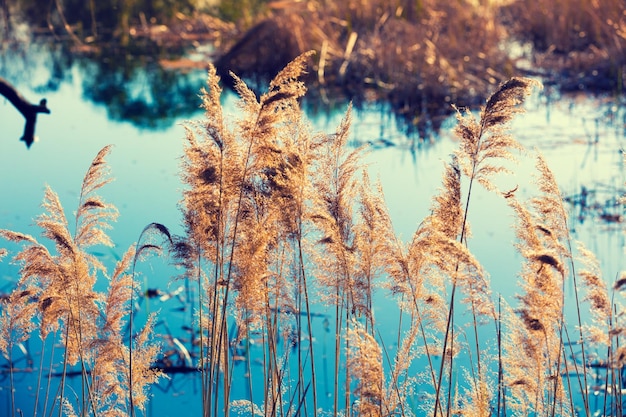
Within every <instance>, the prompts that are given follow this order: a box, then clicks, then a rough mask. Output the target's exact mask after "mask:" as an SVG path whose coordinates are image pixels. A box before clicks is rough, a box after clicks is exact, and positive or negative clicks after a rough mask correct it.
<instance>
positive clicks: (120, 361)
mask: <svg viewBox="0 0 626 417" xmlns="http://www.w3.org/2000/svg"><path fill="white" fill-rule="evenodd" d="M109 151H110V147H109V146H107V147H105V148H103V149H102V150H101V151H100V152H99V153H98V154H97V155H96V157H95V158H94V160H93V161H92V163H91V165H90V167H89V169H88V170H87V173H86V175H85V177H84V179H83V183H82V187H81V192H80V195H79V206H78V210H77V211H76V214H75V216H74V233H73V234H72V233H71V232H70V227H69V224H68V221H67V220H66V217H65V213H64V210H63V207H62V205H61V202H60V200H59V198H58V196H57V195H56V193H54V192H53V191H52V190H51V189H50V188H49V187H47V188H46V190H45V194H44V202H43V208H44V209H45V212H44V214H42V215H40V216H39V217H38V218H37V219H36V224H37V225H38V226H39V227H40V228H41V229H42V235H43V236H44V237H46V238H48V239H49V240H51V241H52V242H53V243H54V247H55V249H56V254H52V253H50V252H49V251H48V249H47V248H46V247H45V246H44V245H42V244H40V243H39V242H38V241H37V240H36V239H35V238H33V237H32V236H28V235H25V234H21V233H17V232H12V231H9V230H0V235H1V236H2V237H4V238H5V239H8V240H10V241H13V242H16V243H21V244H23V249H22V250H21V252H19V253H18V254H17V255H16V256H15V260H16V261H17V262H19V263H20V264H21V269H20V280H19V281H18V283H17V286H16V289H15V290H14V291H13V293H12V295H11V296H10V297H9V304H10V305H7V306H6V308H3V318H2V331H3V332H5V331H7V332H12V333H13V336H12V337H13V338H15V337H17V339H11V338H8V339H5V340H8V341H10V340H20V339H21V338H23V337H25V336H26V335H27V332H30V331H32V329H33V326H34V325H35V324H36V323H38V324H39V335H40V337H41V338H42V339H43V340H44V341H45V339H46V338H47V337H48V336H49V335H51V334H52V335H55V336H56V333H57V331H59V330H60V331H61V337H60V340H59V341H61V342H62V344H63V347H64V353H63V354H64V360H63V371H62V377H61V384H60V394H59V396H58V398H55V399H54V403H56V402H57V401H58V408H59V410H64V412H65V413H68V414H69V415H72V414H73V413H74V411H73V410H75V409H78V410H80V411H79V412H80V413H81V414H89V413H93V414H103V415H127V413H129V406H128V402H127V401H128V390H124V387H125V386H128V384H127V381H128V378H127V376H126V368H127V365H128V355H127V353H128V350H127V348H126V347H125V346H124V344H123V341H122V333H123V331H122V321H123V318H124V316H125V314H126V306H127V303H128V300H129V296H130V293H131V287H130V284H131V281H130V278H129V275H128V274H127V273H125V271H126V270H127V269H128V267H129V263H130V260H131V259H132V257H133V255H134V252H133V251H129V252H127V254H126V255H125V256H124V258H123V259H122V261H120V263H118V265H117V267H116V269H115V271H114V273H113V277H112V278H111V281H110V287H109V292H108V293H106V294H104V293H101V292H98V291H96V290H95V289H94V286H95V283H96V281H97V278H98V274H105V275H106V269H105V268H104V266H103V265H102V264H101V263H100V261H99V260H98V259H97V258H96V257H95V256H93V255H91V254H89V253H87V251H86V249H87V248H89V247H91V246H94V245H98V244H103V245H112V242H111V240H110V239H109V237H108V236H107V234H106V233H105V230H106V229H107V228H108V227H110V222H111V221H112V220H114V219H115V218H116V216H117V211H116V209H115V207H114V206H112V205H110V204H108V203H106V202H104V200H103V199H102V198H101V197H100V196H99V195H97V191H98V190H99V189H100V188H102V187H103V186H104V185H106V184H107V183H108V182H110V178H109V176H108V166H107V164H106V161H105V157H106V156H107V155H108V153H109ZM26 295H27V296H26ZM24 320H28V321H27V322H26V321H24ZM27 323H28V327H24V326H26V325H27ZM16 331H17V332H16ZM144 350H145V351H146V352H147V353H144V355H143V356H140V359H139V360H138V361H137V364H136V366H137V367H138V368H140V369H142V371H141V372H139V371H138V372H139V373H140V374H141V373H145V372H146V371H145V370H146V369H150V367H151V364H152V363H153V361H154V359H155V355H156V353H157V348H156V347H154V346H150V347H145V348H144ZM75 364H79V365H80V370H81V390H80V392H79V396H78V401H77V402H76V403H75V404H74V403H72V402H71V401H70V400H69V398H67V397H66V395H65V386H66V374H67V371H68V367H69V366H72V365H75ZM154 380H155V379H154V378H153V379H150V378H144V379H143V380H140V381H138V382H137V383H135V385H136V386H134V387H133V388H132V389H134V390H137V391H140V390H141V389H143V388H142V387H145V384H151V383H152V382H154ZM129 389H130V388H129ZM37 399H39V398H38V397H37ZM35 407H36V405H35ZM131 413H132V412H131Z"/></svg>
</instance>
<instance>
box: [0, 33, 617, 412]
mask: <svg viewBox="0 0 626 417" xmlns="http://www.w3.org/2000/svg"><path fill="white" fill-rule="evenodd" d="M52 55H54V52H52V53H51V52H49V51H47V50H45V49H39V47H36V46H33V47H32V49H30V50H27V51H26V52H23V51H21V52H11V51H5V53H4V54H3V56H2V57H1V58H0V76H2V77H4V78H7V79H9V80H10V81H11V82H12V83H13V84H14V85H15V86H16V87H17V88H18V89H19V91H20V92H21V93H22V94H23V95H24V96H25V97H26V98H28V99H29V100H30V101H32V102H37V101H38V100H39V99H40V98H42V97H46V99H47V102H48V107H49V108H50V109H51V111H52V113H51V114H50V115H45V114H40V115H39V116H38V120H37V127H36V135H37V136H38V137H39V140H38V141H37V142H35V143H34V144H33V145H32V147H31V149H26V147H25V144H24V143H23V142H21V141H19V138H20V137H21V135H22V130H23V127H24V121H23V118H22V116H21V115H20V114H19V113H18V112H17V111H16V110H15V108H14V107H13V106H12V105H11V104H10V103H8V102H7V100H5V99H4V98H3V99H0V127H1V128H0V196H1V197H0V201H1V203H0V228H5V229H10V230H15V231H19V232H24V233H28V234H32V235H34V236H39V230H38V229H37V228H36V227H35V226H34V225H33V219H34V218H35V217H36V216H38V215H39V214H40V213H41V207H40V205H41V202H42V198H43V192H44V187H45V185H46V184H47V185H49V186H50V187H51V188H52V189H53V190H54V191H56V192H57V193H58V194H59V197H60V200H61V202H62V203H63V206H64V207H65V210H66V214H67V215H71V214H72V213H73V212H74V211H75V207H76V204H77V200H78V193H79V191H80V186H81V181H82V178H83V176H84V174H85V172H86V170H87V168H88V167H89V164H90V162H91V160H92V159H93V157H94V156H95V155H96V154H97V152H98V151H99V150H100V149H101V148H102V147H104V146H106V145H109V144H113V145H114V147H113V150H112V153H111V155H110V157H109V158H108V161H109V165H110V168H111V172H112V176H113V177H114V178H115V181H114V182H113V183H111V184H109V185H107V186H106V188H104V189H103V190H102V192H101V194H102V196H103V197H104V198H105V200H106V201H108V202H110V203H113V204H114V205H115V206H117V208H118V209H119V214H120V215H119V219H118V221H117V222H116V223H115V224H114V227H113V229H112V230H111V231H110V236H111V237H112V240H113V241H114V242H115V247H113V248H112V249H110V250H109V249H107V248H98V249H97V250H95V251H94V254H95V255H96V256H98V257H99V258H100V259H101V260H102V261H103V262H104V263H105V264H107V265H109V266H111V265H113V263H114V262H115V261H116V259H119V257H120V256H121V255H122V254H123V253H124V252H125V250H126V249H127V248H128V247H129V246H130V245H133V244H134V242H136V241H137V239H138V238H139V235H140V233H141V231H142V229H143V228H144V226H146V225H147V224H149V223H150V222H159V223H162V224H164V225H167V226H168V227H169V228H170V230H171V231H172V232H173V233H177V234H182V232H183V228H182V226H181V219H182V217H181V212H180V209H179V201H180V199H181V190H182V188H183V186H182V184H181V181H180V177H179V167H180V158H181V156H182V149H183V138H184V130H183V128H182V126H181V123H184V122H185V121H186V120H190V119H198V118H201V117H202V112H201V111H200V110H199V109H198V106H199V99H198V97H197V94H198V92H199V90H200V88H201V87H203V83H204V79H205V76H206V75H205V73H204V72H203V71H197V70H196V71H189V72H180V71H176V70H163V69H161V68H159V67H158V65H157V63H156V62H150V61H141V62H134V63H133V62H132V60H133V59H134V58H133V57H126V58H125V59H128V60H129V61H131V64H130V65H129V66H127V67H126V68H125V69H112V68H110V69H109V71H107V65H102V63H100V64H97V63H94V62H90V61H89V59H87V58H64V59H59V57H56V58H53V57H52ZM118 58H119V57H116V59H118ZM111 67H113V65H111ZM120 86H122V88H120ZM494 88H495V87H494ZM235 102H236V97H235V96H234V95H233V94H232V93H226V94H225V97H224V108H225V112H226V113H227V114H230V115H231V116H233V117H235V116H236V112H237V109H236V107H235ZM624 104H625V103H624V97H623V96H622V97H607V96H601V97H596V96H593V95H591V94H583V93H581V94H578V95H568V96H561V95H560V94H559V93H558V92H556V91H555V90H554V89H552V88H546V89H544V90H543V91H538V90H537V91H535V92H534V93H533V95H532V96H531V97H530V98H529V99H528V101H527V103H526V104H525V107H526V113H525V114H522V115H518V116H517V117H516V119H515V120H514V122H513V131H512V133H513V136H514V137H515V138H516V139H518V140H519V141H520V142H521V143H522V144H523V145H524V146H525V147H526V148H527V149H528V150H529V151H530V152H532V150H533V149H534V148H536V149H537V150H539V151H540V152H541V153H542V154H543V155H544V156H545V158H546V159H547V161H548V163H549V165H550V167H551V168H552V170H553V172H554V174H555V176H556V178H557V180H558V182H559V184H560V187H561V190H562V194H563V195H564V196H565V197H567V198H568V199H569V200H571V201H580V198H579V197H580V196H581V194H585V195H586V196H587V198H588V200H587V201H586V209H585V210H581V205H580V204H571V205H567V206H566V207H568V209H569V212H570V224H571V231H572V235H573V237H574V238H576V239H580V240H581V241H583V242H584V243H585V244H586V245H587V247H588V248H589V249H591V250H592V251H593V252H595V253H596V255H597V256H598V258H599V260H600V263H601V266H602V270H603V276H604V279H605V281H606V283H607V285H608V286H609V287H610V286H611V285H612V283H613V282H614V281H615V280H616V278H617V277H618V276H619V274H620V273H621V271H624V270H625V269H626V262H625V261H624V259H625V257H624V250H625V249H626V242H625V239H626V234H625V233H624V222H623V221H624V218H623V216H624V207H623V205H619V204H617V203H616V201H615V199H616V198H617V197H619V196H620V195H624V192H625V186H624V184H625V183H626V172H625V169H624V155H623V150H624V149H626V148H625V146H624V145H625V140H626V110H625V106H624ZM344 110H345V109H340V110H339V111H337V110H333V111H328V112H325V111H317V112H315V113H314V114H309V115H308V117H309V119H310V122H311V124H312V126H313V128H314V129H315V130H316V131H321V132H325V133H329V134H330V133H333V132H334V131H335V129H336V127H337V126H338V124H339V123H340V120H341V118H342V117H343V111H344ZM455 123H456V120H455V119H454V117H451V118H450V119H449V120H447V121H446V122H445V123H444V124H443V128H442V129H441V131H439V132H433V133H432V135H431V136H429V137H426V138H415V137H414V136H411V137H406V134H405V133H404V132H403V130H402V128H400V127H398V125H397V124H396V123H395V121H394V118H393V117H392V116H390V115H389V114H388V113H387V112H386V111H385V108H384V106H382V107H381V106H377V105H371V106H366V108H364V109H360V110H358V111H356V112H355V113H354V118H353V122H352V130H351V141H352V145H353V146H356V145H359V144H363V143H368V142H369V143H371V144H372V145H371V146H370V148H371V151H370V152H369V153H368V154H367V157H366V161H365V162H366V163H367V164H368V170H369V172H370V176H371V178H373V179H376V178H379V179H380V181H381V183H382V187H383V190H384V193H385V199H386V201H387V204H388V207H389V211H390V214H391V217H392V219H393V222H394V228H395V230H396V232H397V234H398V235H399V236H400V237H401V239H402V240H404V241H406V242H408V241H409V240H410V239H411V237H412V235H413V233H414V231H415V229H416V227H417V226H418V225H419V223H420V222H421V221H422V220H423V219H424V218H425V216H427V215H428V214H429V210H430V206H431V198H432V197H433V196H434V195H435V194H436V192H437V191H438V190H439V189H440V188H441V177H442V173H443V167H444V165H443V164H444V162H448V161H449V156H450V155H451V154H452V152H454V150H455V149H456V147H457V145H458V143H457V140H456V139H455V137H454V134H453V128H454V126H455ZM532 167H533V158H532V155H531V156H524V155H522V156H521V163H520V165H519V166H518V167H515V168H514V169H515V172H516V173H515V175H514V176H512V177H508V178H502V180H501V181H502V182H501V184H502V186H503V188H505V189H513V188H515V187H517V195H518V196H521V197H526V196H527V197H531V196H532V195H533V192H534V191H535V188H534V186H533V184H532V178H531V176H532V171H533V168H532ZM583 190H586V191H583ZM472 199H473V200H472V207H471V211H470V215H469V221H470V224H471V228H472V231H473V233H472V237H471V239H470V240H469V248H470V250H471V251H472V252H473V253H474V254H475V256H476V257H477V258H478V259H479V260H480V262H481V263H482V265H483V266H484V268H485V269H486V270H487V271H488V273H489V275H490V277H491V283H492V289H493V292H494V294H503V295H504V296H505V297H506V298H509V299H510V298H511V297H512V295H513V294H515V293H516V292H518V291H519V289H517V288H516V287H515V282H516V280H517V273H518V272H519V268H520V259H521V258H520V256H519V254H518V253H517V252H516V251H515V248H514V247H513V242H514V240H515V234H514V231H513V228H512V225H513V219H512V212H511V211H510V210H509V209H508V207H507V206H506V204H505V202H504V201H503V199H502V198H500V197H498V196H496V195H494V194H493V193H489V192H486V191H484V190H482V189H477V190H476V193H475V194H473V197H472ZM3 246H5V245H4V242H3V243H2V244H0V247H3ZM5 247H7V248H9V249H15V246H11V245H8V244H7V245H6V246H5ZM159 265H160V264H159V262H158V261H155V262H154V264H152V266H150V265H147V266H145V269H146V270H145V271H143V272H144V273H145V275H146V277H148V278H146V279H148V280H149V282H145V283H144V285H145V286H144V291H145V290H147V289H148V288H154V289H159V290H160V291H162V293H167V292H171V293H175V292H176V291H177V289H178V288H179V285H180V284H177V283H169V275H168V273H167V272H166V271H168V270H167V269H166V268H164V269H163V270H161V269H159ZM17 271H18V268H17V266H15V265H12V264H10V263H9V262H8V258H5V259H4V260H3V261H2V262H1V263H0V291H1V292H3V293H7V292H9V291H10V290H11V288H12V285H13V284H14V282H15V281H16V279H17ZM377 302H379V303H380V304H376V305H375V307H374V309H375V311H376V314H377V315H376V321H377V324H378V326H379V327H380V331H381V336H382V337H383V338H389V339H393V337H394V335H395V332H396V330H389V332H388V333H386V329H395V328H397V324H394V323H393V321H394V320H395V319H396V318H395V316H394V315H392V314H389V313H388V312H389V311H390V308H391V307H390V306H389V305H388V304H389V303H390V301H389V300H387V299H386V298H385V296H384V295H380V296H378V298H377ZM178 303H179V301H177V299H176V297H172V298H170V299H168V300H167V301H160V300H159V299H158V298H157V299H154V300H150V307H149V308H150V309H152V310H159V309H160V310H161V312H162V313H164V314H165V317H167V316H168V314H172V317H174V315H176V314H178V313H176V311H177V309H178V308H179V307H180V305H179V304H178ZM318 308H319V310H318V311H316V313H319V315H320V317H324V316H325V315H326V314H328V315H329V317H330V315H331V312H330V311H328V312H327V311H324V309H323V307H322V306H320V307H318ZM574 312H575V308H574V306H572V305H571V304H569V305H568V312H567V314H568V316H569V315H572V314H574ZM176 320H178V319H176V318H172V319H171V321H172V323H177V322H176ZM316 320H317V319H316ZM170 327H171V328H172V329H171V330H172V332H173V333H176V332H177V329H176V328H173V326H170ZM316 327H317V328H319V329H321V328H322V319H321V318H320V319H319V320H318V322H317V324H316ZM157 330H158V331H159V332H161V333H162V332H164V330H163V329H162V328H161V329H159V328H157ZM321 333H323V332H321ZM326 337H327V336H324V337H322V336H320V337H319V339H317V340H315V343H319V344H324V343H329V346H330V345H331V344H332V342H331V341H329V340H326ZM328 337H329V336H328ZM391 345H392V344H390V346H391ZM30 349H32V352H33V355H34V356H37V354H38V353H37V352H38V350H37V343H35V342H33V344H32V345H30ZM329 349H330V347H329ZM390 349H393V347H390ZM6 364H7V362H6V361H4V362H0V365H1V366H2V372H4V374H3V376H2V379H0V398H2V403H3V404H6V407H7V408H5V406H4V405H3V406H2V412H6V413H7V414H8V413H9V411H10V410H9V409H8V403H9V400H8V398H9V397H8V395H9V393H8V379H7V377H6V373H5V372H6ZM19 366H23V365H18V367H19ZM238 371H241V374H242V377H243V374H244V373H245V372H243V371H244V370H243V369H239V370H238ZM17 381H18V388H17V392H18V393H19V401H21V402H22V403H21V404H22V406H24V407H26V409H28V407H27V405H26V404H28V403H29V401H32V395H33V392H32V390H33V379H31V375H30V374H20V375H19V376H18V377H17ZM327 382H328V381H327ZM199 389H200V386H199V383H198V380H197V378H194V377H193V376H189V375H172V376H171V379H170V380H169V381H165V382H163V383H161V387H160V388H154V389H153V394H154V401H153V402H152V403H151V406H150V409H149V410H148V415H154V416H174V415H179V414H180V410H181V409H182V407H185V409H189V410H190V411H189V414H190V415H192V414H194V413H192V411H191V410H199V409H200V406H201V404H200V403H199V402H200V400H199V396H198V391H199ZM326 392H331V390H330V388H328V387H327V388H326ZM245 395H246V393H245V389H244V388H242V387H236V388H234V390H233V398H237V397H242V398H245ZM331 406H332V401H331V400H330V399H329V398H325V399H324V400H323V401H321V402H320V407H322V408H324V409H329V407H331ZM26 415H28V414H26ZM194 415H197V414H194Z"/></svg>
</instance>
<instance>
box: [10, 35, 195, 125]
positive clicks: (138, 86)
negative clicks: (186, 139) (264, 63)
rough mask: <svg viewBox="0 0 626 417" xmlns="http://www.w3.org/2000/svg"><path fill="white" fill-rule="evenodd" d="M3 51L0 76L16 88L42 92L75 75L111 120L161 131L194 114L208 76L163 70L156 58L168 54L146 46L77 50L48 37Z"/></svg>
mask: <svg viewBox="0 0 626 417" xmlns="http://www.w3.org/2000/svg"><path fill="white" fill-rule="evenodd" d="M2 49H3V53H2V55H1V56H0V74H3V75H4V77H5V78H6V79H7V80H9V81H10V82H12V83H13V84H15V85H16V86H18V87H22V88H24V87H26V88H30V89H33V90H35V91H36V92H37V93H38V94H41V95H45V94H46V92H53V91H58V90H59V89H60V88H61V86H62V85H63V84H64V83H71V82H74V81H75V77H76V76H77V75H78V77H77V79H78V80H80V82H81V84H82V94H83V97H84V98H85V100H87V101H90V102H93V103H94V104H98V105H102V106H104V107H106V110H107V116H108V117H109V118H110V119H111V120H115V121H124V122H129V123H131V124H133V125H134V126H136V127H138V128H141V129H164V128H167V127H170V126H171V125H173V124H174V123H175V122H176V120H180V119H181V118H186V117H189V116H191V115H193V114H194V113H196V112H197V111H198V101H197V100H194V97H197V95H198V91H199V89H200V88H201V87H202V85H203V83H204V78H205V76H206V74H205V72H204V71H202V70H198V69H194V70H189V71H180V70H176V71H174V70H168V69H165V68H163V67H162V66H160V65H159V59H162V58H165V57H168V56H171V53H170V52H167V51H164V50H162V49H160V48H158V47H157V46H155V45H148V44H145V45H135V46H132V47H128V48H120V47H118V46H111V47H99V48H97V49H94V50H92V51H89V52H87V53H76V52H75V51H74V50H73V49H72V47H71V46H70V45H68V44H66V43H63V42H54V41H52V40H49V41H46V42H36V43H32V44H26V43H14V44H10V45H4V46H3V48H2ZM182 52H184V51H178V55H180V54H182ZM50 105H51V106H53V104H52V103H51V104H50Z"/></svg>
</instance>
